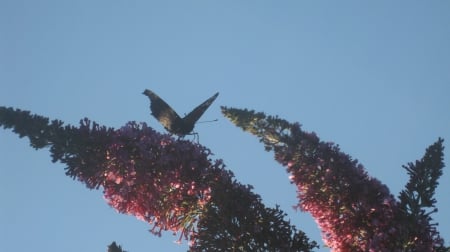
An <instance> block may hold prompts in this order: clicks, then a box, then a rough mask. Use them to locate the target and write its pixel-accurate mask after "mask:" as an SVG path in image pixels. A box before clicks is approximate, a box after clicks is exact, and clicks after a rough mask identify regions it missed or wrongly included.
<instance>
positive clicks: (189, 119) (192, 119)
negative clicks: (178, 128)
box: [183, 93, 219, 134]
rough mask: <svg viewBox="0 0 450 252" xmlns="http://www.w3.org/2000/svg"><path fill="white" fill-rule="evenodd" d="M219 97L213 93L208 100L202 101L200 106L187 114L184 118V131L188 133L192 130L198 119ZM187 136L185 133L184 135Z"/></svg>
mask: <svg viewBox="0 0 450 252" xmlns="http://www.w3.org/2000/svg"><path fill="white" fill-rule="evenodd" d="M217 96H219V93H215V94H214V95H213V96H211V97H210V98H209V99H208V100H206V101H204V102H203V103H202V104H200V105H198V106H197V107H196V108H195V109H194V110H192V111H191V112H190V113H189V114H187V115H186V116H185V117H184V118H183V121H184V127H185V128H186V131H187V130H188V131H189V132H188V133H190V132H191V131H192V130H193V129H194V125H195V123H196V122H197V121H198V119H200V117H201V116H202V115H203V113H205V111H206V110H207V109H208V108H209V106H211V104H212V103H213V102H214V100H215V99H216V98H217ZM186 134H187V133H186Z"/></svg>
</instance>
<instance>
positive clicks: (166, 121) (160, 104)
mask: <svg viewBox="0 0 450 252" xmlns="http://www.w3.org/2000/svg"><path fill="white" fill-rule="evenodd" d="M143 94H144V95H146V96H148V98H150V110H151V111H152V115H153V116H154V117H155V118H156V119H157V120H158V121H159V122H160V123H161V124H162V125H163V126H164V128H165V129H166V130H167V131H169V132H170V133H174V134H179V132H177V130H176V129H177V128H179V126H180V124H182V123H183V122H182V119H181V117H180V116H179V115H178V114H177V112H175V110H173V109H172V108H171V107H170V106H169V104H167V103H166V102H165V101H164V100H163V99H161V98H160V97H159V96H158V95H157V94H155V93H153V92H152V91H150V90H148V89H146V90H145V91H144V93H143Z"/></svg>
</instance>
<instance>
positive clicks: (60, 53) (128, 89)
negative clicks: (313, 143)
mask: <svg viewBox="0 0 450 252" xmlns="http://www.w3.org/2000/svg"><path fill="white" fill-rule="evenodd" d="M449 11H450V2H449V1H415V0H412V1H370V2H368V1H106V0H104V1H66V0H62V1H61V0H55V1H44V0H43V1H20V0H11V1H9V0H0V105H1V106H13V107H17V108H21V109H26V110H31V111H32V112H34V113H37V114H41V115H44V116H48V117H50V118H58V119H61V120H63V121H65V122H66V123H70V124H78V121H79V120H80V119H81V118H83V117H88V118H90V119H92V120H95V121H97V122H99V123H100V124H104V125H108V126H112V127H120V126H122V125H124V124H125V123H126V122H128V121H131V120H136V121H145V122H148V123H149V125H151V126H152V127H155V128H156V129H157V130H160V131H163V128H162V127H161V126H160V125H159V124H158V123H157V122H156V120H154V119H153V118H152V117H151V116H150V111H149V101H148V99H147V97H145V96H143V95H142V94H141V93H142V91H143V90H144V89H146V88H149V89H151V90H153V91H155V92H156V93H157V94H159V95H160V96H161V97H163V98H164V99H165V100H166V101H167V102H168V103H169V104H171V105H172V107H173V108H174V109H176V110H177V111H178V112H179V113H180V114H184V113H187V112H189V111H190V110H191V109H192V108H193V107H195V106H197V105H198V104H200V103H201V102H203V101H204V100H205V99H206V98H208V97H210V96H211V95H212V94H214V93H215V92H220V96H219V97H218V99H217V100H216V101H215V103H214V104H213V105H212V106H211V107H210V108H209V110H208V111H207V112H206V113H205V114H204V116H203V117H202V119H201V120H212V119H216V118H217V119H219V121H218V122H216V123H209V124H199V125H197V127H196V131H197V132H198V133H199V134H200V142H201V143H202V144H204V145H205V146H207V147H209V148H210V149H211V150H212V151H213V152H214V153H215V157H216V158H221V159H224V161H225V163H226V164H227V165H228V168H229V169H231V170H233V172H235V174H236V177H237V179H238V180H239V181H241V182H242V183H244V184H252V185H254V187H255V192H256V193H259V194H260V195H261V196H262V198H263V200H264V202H265V203H266V204H267V205H268V206H275V204H279V205H281V208H282V209H283V210H285V211H286V212H288V214H289V218H290V219H291V221H292V222H293V223H294V224H296V225H297V227H298V228H300V229H302V230H303V231H305V232H306V233H307V234H308V235H309V236H310V238H312V239H315V240H317V241H318V242H319V243H320V244H322V242H321V239H320V231H319V230H318V228H317V227H316V225H315V222H314V221H313V220H312V219H311V218H310V215H309V214H308V213H302V212H296V211H294V210H293V209H292V207H291V206H292V205H295V204H296V193H295V188H294V186H293V185H291V184H289V180H288V175H287V174H286V173H285V172H284V169H283V168H282V167H280V166H279V165H278V164H277V163H275V162H274V161H273V158H272V153H267V152H265V151H264V149H263V146H262V145H260V144H259V143H258V141H257V139H256V138H254V137H253V136H250V135H248V134H247V133H244V132H242V131H241V130H240V129H238V128H236V127H234V126H233V125H232V124H231V123H230V122H228V121H227V120H226V119H225V118H223V117H222V116H221V114H220V109H219V106H220V105H226V106H234V107H241V108H251V109H255V110H258V111H264V112H266V113H268V114H272V115H275V114H276V115H279V116H280V117H282V118H285V119H287V120H289V121H292V122H293V121H299V122H301V123H302V124H303V127H304V129H306V130H309V131H315V132H316V133H317V134H318V135H319V137H321V139H323V140H326V141H333V142H335V143H338V144H340V146H341V148H342V150H343V151H345V152H347V153H349V154H350V155H352V156H353V157H354V158H357V159H358V160H360V161H361V162H362V163H363V164H364V165H365V167H366V168H367V170H368V172H369V173H370V174H371V175H373V176H375V177H377V178H378V179H380V180H381V181H382V182H383V183H385V184H387V185H388V186H389V188H390V189H391V191H392V193H393V194H394V195H398V193H399V191H400V190H402V189H403V186H404V184H405V183H406V182H407V180H408V177H407V175H406V172H405V171H404V170H403V169H402V168H401V166H402V165H404V164H406V163H408V162H411V161H414V160H416V159H419V158H421V157H422V155H423V153H424V151H425V148H426V147H427V146H429V145H430V144H432V143H433V142H435V141H436V140H437V138H438V137H443V138H445V139H446V142H445V143H444V144H445V146H446V150H445V155H446V163H447V165H448V164H449V159H450V155H449V154H450V113H449V111H450V99H449V96H450V15H449V14H448V13H449ZM63 168H64V166H63V165H61V164H59V163H57V164H52V163H51V161H50V157H49V153H48V151H46V150H39V151H35V150H34V149H32V148H31V147H29V146H28V141H27V140H25V139H19V138H18V137H17V136H16V135H15V134H13V133H11V132H10V131H9V130H7V131H6V130H0V198H1V199H2V202H1V203H0V244H1V247H2V250H4V251H48V252H52V251H55V252H56V251H66V252H78V251H106V246H107V245H108V244H109V243H111V242H112V241H117V242H118V243H119V244H122V245H123V247H124V248H125V249H127V250H128V251H130V252H144V251H186V249H187V245H186V243H184V245H177V244H175V243H173V241H175V240H176V239H177V238H178V237H177V236H172V234H171V233H165V234H164V235H163V237H162V238H158V237H154V236H152V235H151V234H150V233H148V232H147V230H148V229H149V225H147V224H146V223H143V222H141V221H139V220H137V219H135V218H134V217H132V216H126V215H121V214H118V213H116V212H115V210H113V209H112V208H110V207H109V206H108V205H107V204H106V203H105V201H104V200H103V198H102V193H101V191H90V190H88V189H86V188H85V187H84V186H83V185H82V184H80V183H78V182H76V181H72V179H70V178H69V177H66V176H65V175H64V170H63ZM449 179H450V170H449V168H448V167H447V168H446V169H445V170H444V176H443V177H442V178H441V180H440V182H441V185H440V186H439V188H438V191H437V195H436V197H437V199H438V205H437V206H438V208H439V212H438V213H437V214H435V215H434V217H435V219H436V221H438V222H439V223H440V226H439V230H440V232H441V234H442V236H443V237H444V238H445V239H446V241H447V245H448V244H449V242H450V235H449V234H450V218H449V217H448V216H449V215H448V213H449V212H450V202H449V198H448V195H449V191H450V185H449V183H448V181H449ZM320 251H328V249H326V248H324V249H322V250H320Z"/></svg>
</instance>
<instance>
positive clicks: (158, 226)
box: [69, 122, 223, 240]
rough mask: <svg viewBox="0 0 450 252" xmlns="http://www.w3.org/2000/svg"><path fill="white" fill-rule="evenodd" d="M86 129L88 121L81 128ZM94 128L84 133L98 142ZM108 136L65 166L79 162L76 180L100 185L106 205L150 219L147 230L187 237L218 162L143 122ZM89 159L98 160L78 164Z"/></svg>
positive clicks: (206, 198) (208, 193) (217, 171)
mask: <svg viewBox="0 0 450 252" xmlns="http://www.w3.org/2000/svg"><path fill="white" fill-rule="evenodd" d="M86 127H87V128H86ZM88 128H90V127H89V122H87V123H85V124H84V126H83V124H82V126H81V127H80V131H81V132H82V131H83V129H85V130H87V129H88ZM95 128H96V127H95V125H94V127H93V128H91V130H90V133H91V134H94V136H91V137H89V136H87V135H86V136H84V138H85V139H89V138H93V139H96V140H97V141H100V138H99V136H95V131H96V130H95ZM107 139H108V141H106V142H104V144H106V146H103V147H102V148H101V150H99V149H97V150H96V151H93V152H91V154H90V155H92V156H94V157H92V158H91V157H90V155H79V156H78V158H80V159H81V160H79V159H77V162H76V163H78V165H72V166H71V167H70V168H69V169H73V168H75V169H77V168H76V167H79V168H78V170H77V172H76V175H75V176H76V177H77V178H78V179H79V180H81V181H83V182H85V183H87V184H88V186H90V187H94V185H95V184H98V185H101V186H102V187H103V188H104V197H105V199H106V201H107V202H108V204H109V205H110V206H112V207H113V208H115V209H116V210H117V211H119V212H120V213H125V214H130V215H134V216H136V217H137V218H138V219H141V220H143V221H146V222H148V223H150V224H152V225H153V227H152V229H151V232H152V233H154V234H157V235H161V231H163V230H170V231H173V232H174V233H177V232H181V235H180V240H181V238H182V237H183V236H184V237H185V238H187V236H188V235H189V234H190V233H191V232H192V231H193V229H194V226H195V225H194V223H195V222H196V221H197V220H198V217H199V214H200V212H201V210H202V208H203V207H204V205H205V204H206V203H207V202H208V201H209V200H210V198H211V181H214V178H216V177H217V176H220V174H221V172H220V171H221V169H222V168H223V164H222V162H221V161H220V160H217V161H212V160H210V159H209V158H208V156H209V155H211V153H210V151H209V150H208V149H207V148H205V147H203V146H201V145H199V144H195V143H192V142H190V141H186V140H181V139H178V140H177V139H174V138H172V137H171V136H170V135H164V134H160V133H157V132H156V131H154V130H153V129H151V128H150V127H147V125H146V124H145V123H142V124H137V123H135V122H130V123H128V124H126V125H125V126H124V127H122V128H120V129H118V130H115V131H112V132H110V133H109V136H108V137H107ZM102 153H103V155H104V157H101V158H99V157H98V156H99V155H102ZM95 156H97V157H95ZM89 160H94V161H96V162H97V163H91V164H90V165H89V167H86V166H84V167H81V166H83V164H88V163H89ZM94 180H95V182H93V181H94Z"/></svg>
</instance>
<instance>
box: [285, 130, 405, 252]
mask: <svg viewBox="0 0 450 252" xmlns="http://www.w3.org/2000/svg"><path fill="white" fill-rule="evenodd" d="M294 127H298V125H294ZM292 133H294V134H295V133H297V134H300V136H293V137H294V138H297V137H299V139H301V140H300V141H298V142H297V144H292V145H288V146H286V149H284V150H283V152H278V153H277V160H278V161H280V162H281V163H283V164H287V168H288V171H289V173H290V174H291V176H290V178H291V181H292V182H293V183H294V184H296V185H297V188H298V197H299V199H300V201H299V202H300V203H299V207H300V208H301V209H302V210H304V211H308V212H310V213H311V214H312V216H313V217H314V218H315V220H316V222H317V224H318V225H319V227H320V228H321V230H322V233H323V237H324V240H325V242H326V244H327V245H328V246H329V247H330V248H333V249H334V251H393V250H392V245H393V241H394V240H395V239H396V235H398V230H397V229H396V227H397V226H398V225H396V224H398V223H397V221H396V215H397V212H398V206H397V202H396V200H395V199H394V197H393V196H392V195H391V194H390V193H389V190H388V188H387V187H386V186H385V185H383V184H381V183H380V181H378V180H377V179H374V178H371V177H369V176H368V175H367V173H366V172H365V171H364V169H363V167H362V165H361V164H358V162H357V161H356V160H352V159H351V157H350V156H348V155H346V154H344V153H342V152H341V151H340V150H339V148H338V147H337V146H335V145H333V144H331V143H324V142H320V141H319V138H318V137H317V136H316V135H315V134H314V133H305V132H303V131H300V130H299V128H298V129H294V130H293V131H292Z"/></svg>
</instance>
